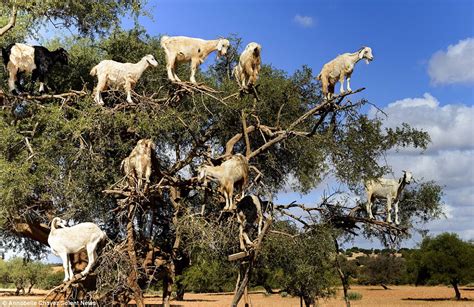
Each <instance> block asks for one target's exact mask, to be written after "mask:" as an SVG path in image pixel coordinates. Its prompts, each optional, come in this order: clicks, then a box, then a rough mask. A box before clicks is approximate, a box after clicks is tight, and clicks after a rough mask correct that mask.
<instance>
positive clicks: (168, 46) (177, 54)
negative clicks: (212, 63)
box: [161, 35, 230, 84]
mask: <svg viewBox="0 0 474 307" xmlns="http://www.w3.org/2000/svg"><path fill="white" fill-rule="evenodd" d="M229 46H230V43H229V41H228V40H227V39H223V38H220V39H215V40H203V39H199V38H192V37H186V36H173V37H169V36H166V35H165V36H163V37H161V47H163V49H164V51H165V55H166V71H167V72H168V79H169V80H170V81H172V82H181V80H180V79H179V78H178V76H177V75H176V64H177V63H181V62H191V77H190V78H189V80H190V81H191V82H192V83H194V84H196V78H195V75H196V70H197V68H198V66H199V65H201V64H202V63H203V62H204V60H205V59H206V57H207V56H208V55H209V54H210V53H211V52H213V51H215V50H217V56H224V55H225V54H226V53H227V48H229Z"/></svg>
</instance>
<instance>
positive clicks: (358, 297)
mask: <svg viewBox="0 0 474 307" xmlns="http://www.w3.org/2000/svg"><path fill="white" fill-rule="evenodd" d="M347 298H348V299H349V301H359V300H361V299H362V294H361V293H359V292H348V293H347Z"/></svg>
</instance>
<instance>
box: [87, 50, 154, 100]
mask: <svg viewBox="0 0 474 307" xmlns="http://www.w3.org/2000/svg"><path fill="white" fill-rule="evenodd" d="M149 66H153V67H156V66H158V62H157V61H156V60H155V57H154V56H152V55H151V54H148V55H146V56H144V57H143V58H142V59H141V60H140V61H139V62H138V63H135V64H133V63H120V62H116V61H112V60H103V61H102V62H100V63H99V64H97V65H96V66H94V67H93V68H92V70H91V72H90V74H91V76H97V79H98V82H97V87H96V88H95V97H94V100H95V102H97V104H99V105H104V101H103V100H102V96H101V94H100V93H101V92H102V91H104V90H105V89H106V88H107V87H111V88H114V89H118V88H119V87H123V88H124V90H125V92H126V93H127V102H129V103H132V94H131V92H132V88H133V87H135V84H136V83H137V82H138V79H140V77H141V76H142V74H143V72H144V71H145V70H146V69H147V68H148V67H149Z"/></svg>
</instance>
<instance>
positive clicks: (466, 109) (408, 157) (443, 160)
mask: <svg viewBox="0 0 474 307" xmlns="http://www.w3.org/2000/svg"><path fill="white" fill-rule="evenodd" d="M383 111H384V112H385V113H387V115H388V118H387V120H385V123H384V125H385V126H386V127H395V126H400V125H401V124H402V123H403V122H406V123H408V124H410V125H411V126H412V127H416V128H418V129H423V130H424V131H427V132H428V133H429V134H430V136H431V140H432V143H431V144H430V145H429V149H428V150H427V151H425V152H424V153H422V154H419V151H414V150H413V149H403V150H400V151H399V152H391V153H390V154H389V155H388V156H387V163H388V165H390V166H392V167H393V170H394V173H395V176H399V175H400V174H401V170H403V169H409V170H411V171H412V172H413V174H414V176H415V178H424V180H435V181H436V182H437V183H438V184H440V185H441V186H443V190H444V202H445V203H446V205H447V208H446V209H447V210H446V213H447V217H448V218H447V219H441V220H439V221H436V222H432V223H430V224H429V226H428V228H429V229H430V230H431V232H432V233H433V234H439V233H441V232H445V231H448V232H456V233H458V234H459V235H460V236H461V237H462V238H463V239H466V240H467V239H474V224H473V223H472V217H473V216H474V107H473V106H468V105H462V104H459V105H451V104H448V105H441V104H440V102H439V101H438V100H437V99H436V98H435V97H433V96H432V95H430V94H429V93H425V94H424V95H423V97H419V98H406V99H402V100H398V101H395V102H393V103H391V104H389V105H388V106H387V107H386V108H384V109H383ZM369 114H370V116H375V115H376V110H375V108H373V109H371V110H370V112H369ZM415 153H416V154H415ZM400 210H403V209H402V208H401V209H400Z"/></svg>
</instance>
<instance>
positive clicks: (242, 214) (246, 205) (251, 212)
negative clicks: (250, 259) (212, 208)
mask: <svg viewBox="0 0 474 307" xmlns="http://www.w3.org/2000/svg"><path fill="white" fill-rule="evenodd" d="M268 205H269V202H268V201H261V200H260V198H259V197H258V196H255V195H247V196H245V197H244V198H242V199H241V200H240V201H239V202H238V203H237V205H236V209H237V220H238V221H239V241H240V249H241V250H243V251H246V250H247V246H253V242H252V240H250V238H249V236H248V232H249V231H250V230H251V229H252V228H254V227H255V224H256V223H255V222H257V225H258V226H257V230H258V234H259V235H260V233H261V232H262V226H263V214H264V213H265V211H266V210H267V208H268Z"/></svg>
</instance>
